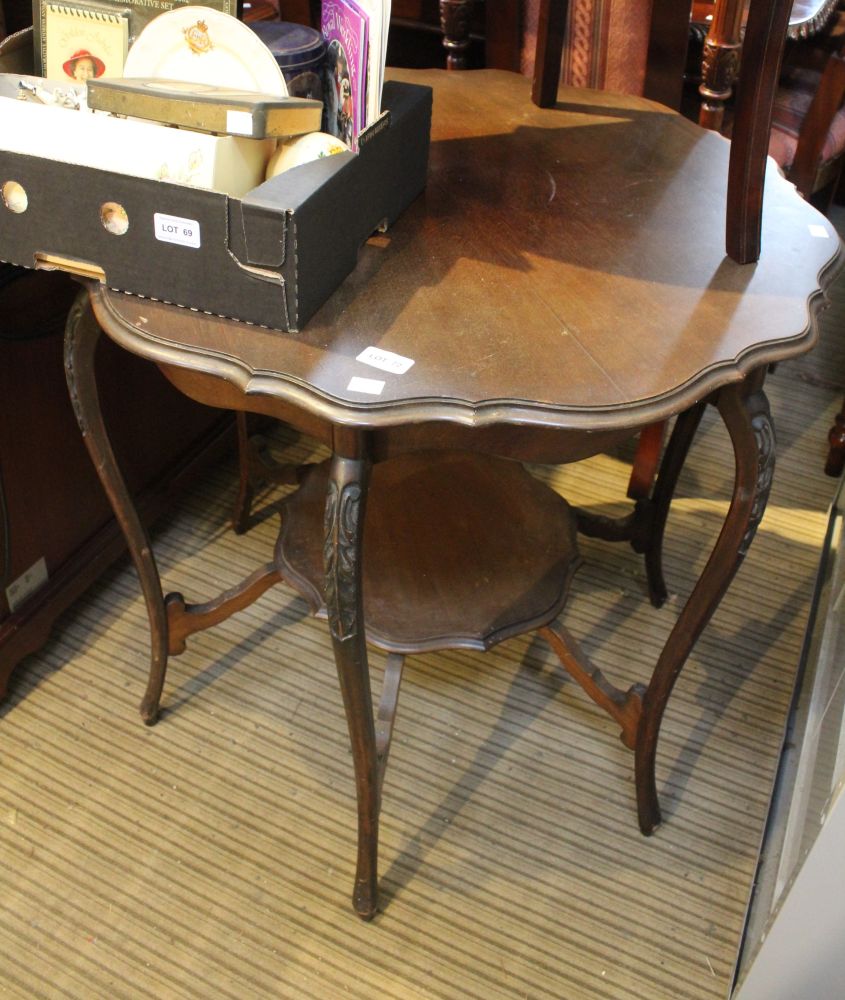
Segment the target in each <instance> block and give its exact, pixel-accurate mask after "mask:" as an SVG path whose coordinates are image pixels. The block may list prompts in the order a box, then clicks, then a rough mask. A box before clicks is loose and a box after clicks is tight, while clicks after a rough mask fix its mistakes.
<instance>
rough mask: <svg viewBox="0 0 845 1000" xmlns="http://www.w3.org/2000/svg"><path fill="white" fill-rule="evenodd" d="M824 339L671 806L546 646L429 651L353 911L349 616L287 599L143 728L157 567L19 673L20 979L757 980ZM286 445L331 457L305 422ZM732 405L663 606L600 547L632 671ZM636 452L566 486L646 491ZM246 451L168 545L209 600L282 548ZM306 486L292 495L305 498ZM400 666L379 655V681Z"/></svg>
mask: <svg viewBox="0 0 845 1000" xmlns="http://www.w3.org/2000/svg"><path fill="white" fill-rule="evenodd" d="M834 299H835V302H834V308H833V309H832V310H830V311H829V312H828V313H827V315H826V319H825V337H824V342H823V344H822V346H821V348H820V349H819V350H818V351H817V352H815V354H814V355H813V356H811V357H810V358H807V359H801V360H800V361H798V362H794V363H789V364H782V365H780V366H779V368H778V369H777V370H776V371H775V372H774V374H773V375H772V376H771V377H770V380H769V383H768V386H769V395H770V398H771V401H772V408H773V412H774V414H775V418H776V421H777V424H778V430H779V464H778V469H777V472H776V477H775V484H774V489H773V493H772V497H771V502H770V504H769V508H768V512H767V514H766V517H765V519H764V521H763V524H762V527H761V530H760V532H759V533H758V536H757V539H756V541H755V543H754V546H753V547H752V550H751V553H750V555H749V557H748V559H747V560H746V563H745V565H744V566H743V568H742V570H741V571H740V573H739V575H738V577H737V579H736V581H735V583H734V585H733V587H732V589H731V590H730V592H729V594H728V596H727V597H726V599H725V601H724V602H723V605H722V607H721V609H720V610H719V612H718V614H717V615H716V617H715V619H714V620H713V622H712V623H711V625H710V627H709V628H708V629H707V631H706V632H705V634H704V636H703V637H702V639H701V640H700V641H699V643H698V646H697V647H696V649H695V651H694V654H693V656H692V657H691V659H690V661H689V663H688V665H687V667H686V669H685V672H684V674H683V675H682V677H681V680H680V682H679V684H678V686H677V689H676V692H675V694H674V696H673V699H672V701H671V703H670V707H669V711H668V713H667V716H666V720H665V724H664V729H663V736H662V740H661V743H660V752H659V758H658V785H659V789H660V793H661V799H662V803H663V807H664V813H665V818H666V822H665V823H664V825H663V827H662V828H661V829H660V830H659V831H658V832H657V834H656V835H655V836H654V837H652V838H650V839H645V838H643V837H641V836H640V834H639V833H638V832H637V829H636V823H635V818H634V803H633V781H632V767H631V765H632V760H631V756H630V754H629V753H628V751H626V750H625V749H624V747H623V746H622V744H621V743H620V741H619V739H618V731H617V728H616V727H615V726H614V725H613V724H612V723H611V722H610V721H609V720H608V719H607V718H606V717H605V716H604V715H603V714H602V713H600V712H599V710H598V709H596V708H595V707H594V706H593V705H592V704H591V703H590V702H589V701H588V700H587V698H586V697H585V696H584V694H583V693H582V692H581V691H580V689H578V688H577V687H576V686H575V685H574V684H573V683H571V682H570V681H568V680H566V679H565V678H564V676H563V675H562V674H561V671H560V670H559V668H558V667H557V666H556V663H555V660H554V658H553V656H552V655H551V653H550V652H549V650H548V649H547V648H546V647H545V646H544V645H543V644H542V643H540V642H538V641H534V640H532V639H530V638H528V637H526V638H522V639H518V640H512V641H509V642H507V643H505V644H503V645H502V646H500V647H497V648H496V649H495V650H494V651H492V652H490V653H488V654H486V655H482V654H475V653H467V652H450V653H438V654H431V655H426V656H419V657H416V658H413V659H411V660H410V661H409V664H408V667H407V672H406V678H405V683H404V686H403V693H402V699H401V702H400V709H399V717H398V722H397V728H396V736H395V743H394V750H393V752H392V756H391V762H390V767H389V769H388V775H387V781H386V785H385V796H384V806H383V814H382V815H383V830H382V850H381V872H382V881H381V884H382V887H383V888H382V891H383V907H384V912H383V913H382V914H381V915H380V916H379V917H378V918H377V920H376V921H375V922H374V923H372V924H362V923H361V922H360V921H359V920H358V919H357V918H356V917H355V916H354V915H353V913H352V911H351V908H350V905H349V895H350V891H351V883H352V873H353V865H354V815H355V813H354V801H353V785H352V777H351V762H350V755H349V751H348V747H347V737H346V731H345V723H344V719H343V715H342V711H341V706H340V698H339V695H338V691H337V686H336V681H335V677H334V667H333V663H332V659H331V650H330V644H329V642H328V640H327V630H326V626H325V624H324V623H323V622H320V621H316V620H313V619H311V618H309V617H308V615H307V613H306V608H305V605H304V603H303V602H302V601H301V600H299V599H298V598H296V597H295V596H294V595H293V594H292V593H291V592H290V591H288V590H287V589H285V588H283V587H280V588H276V589H274V590H272V591H270V592H268V593H267V594H265V595H264V596H263V597H262V598H261V600H260V601H259V602H258V603H257V604H256V605H254V606H253V607H251V608H250V609H248V610H246V611H244V612H242V613H241V614H239V615H238V616H236V617H235V618H233V619H231V620H229V621H228V622H226V623H225V624H223V625H221V626H219V627H218V628H217V629H215V630H213V631H210V632H206V633H204V634H200V635H198V636H196V637H194V638H193V639H192V640H190V641H189V646H188V650H187V652H186V653H185V654H184V655H182V656H181V657H178V658H176V659H174V660H173V661H172V663H171V667H170V673H169V676H168V681H167V685H166V689H165V698H164V704H165V706H166V712H165V714H164V717H163V719H162V721H161V723H160V724H159V725H158V726H157V727H155V728H152V729H147V728H145V727H144V726H143V725H142V724H141V722H140V720H139V718H138V715H137V705H138V702H139V699H140V696H141V692H142V688H143V683H144V677H145V670H146V666H145V658H146V650H147V639H146V623H145V616H144V609H143V603H142V601H141V599H140V597H139V593H138V588H137V585H136V580H135V577H134V575H133V572H132V570H131V568H130V567H129V566H128V564H126V563H123V564H121V565H119V566H118V567H117V568H116V569H115V570H113V571H112V572H111V573H110V574H109V575H108V576H107V577H106V578H105V579H104V580H103V581H102V583H101V584H100V585H98V586H97V587H96V588H95V589H93V590H92V591H91V592H90V593H89V594H88V595H87V596H86V597H85V598H84V599H83V600H81V601H79V602H78V603H77V604H76V605H75V607H74V608H73V609H72V610H71V611H70V612H68V613H67V614H66V615H65V616H64V617H63V619H62V620H61V622H60V623H59V627H58V628H57V629H56V631H55V636H54V638H53V639H52V641H51V642H50V643H49V645H48V646H47V647H46V648H45V649H44V650H43V651H42V652H41V653H40V654H39V655H37V656H33V657H30V658H29V659H28V660H27V661H26V664H25V665H24V666H23V667H22V668H21V669H20V670H19V671H18V673H17V675H16V679H15V680H14V682H13V686H12V689H11V694H10V697H9V699H8V700H7V702H6V704H5V706H4V708H3V712H2V722H1V724H2V739H0V845H2V854H3V864H2V866H0V948H2V951H3V956H4V957H3V961H2V963H0V993H2V995H4V996H10V997H21V998H27V1000H31V998H37V997H50V998H52V997H63V998H64V997H74V998H80V1000H93V998H100V997H102V998H109V1000H116V998H127V1000H138V998H146V997H151V998H191V1000H197V998H215V1000H216V998H231V1000H244V998H250V997H256V998H259V997H268V998H269V997H273V998H275V997H292V998H311V997H314V998H340V997H350V998H358V997H360V998H364V997H366V998H368V1000H369V998H372V997H374V996H377V997H379V998H384V1000H388V998H394V1000H408V998H413V1000H417V998H420V1000H422V998H461V1000H471V998H478V1000H496V998H508V1000H525V998H531V1000H535V998H566V1000H581V998H583V1000H605V998H607V1000H610V998H614V1000H663V998H665V1000H682V998H688V1000H709V998H719V1000H721V998H723V997H725V995H726V992H727V990H728V986H729V982H730V976H731V971H732V968H733V963H734V960H735V956H736V951H737V947H738V939H739V934H740V930H741V927H742V923H743V917H744V910H745V906H746V901H747V897H748V892H749V887H750V884H751V880H752V877H753V874H754V867H755V860H756V852H757V847H758V843H759V840H760V836H761V832H762V825H763V821H764V818H765V814H766V809H767V798H768V793H769V787H770V782H771V779H772V776H773V770H774V767H775V764H776V760H777V754H778V749H779V741H780V738H781V732H782V727H783V723H784V717H785V712H786V709H787V705H788V702H789V697H790V690H791V683H792V678H793V672H794V670H795V666H796V663H797V661H798V657H799V654H800V649H801V642H802V636H803V631H804V625H805V621H806V617H807V612H808V607H809V601H810V596H811V593H812V588H813V581H814V575H815V570H816V565H817V562H818V558H819V549H820V543H821V539H822V537H823V534H824V529H825V521H826V508H827V505H828V503H829V501H830V499H831V497H832V494H833V489H834V485H835V484H834V482H833V481H832V480H830V479H827V478H825V477H824V476H823V475H822V471H821V470H822V465H823V456H824V438H825V435H826V432H827V428H828V426H829V425H830V423H831V422H832V418H833V415H834V413H835V412H836V410H837V408H838V405H839V403H840V395H841V386H842V383H843V375H845V359H843V358H842V353H843V352H842V345H840V344H839V343H838V339H839V333H838V327H840V326H841V322H842V319H843V318H845V288H838V289H837V290H836V291H835V294H834ZM273 444H274V450H275V451H276V453H277V454H278V455H280V456H284V455H288V456H291V457H292V458H296V459H300V458H305V457H308V456H310V455H312V454H313V449H312V448H311V446H310V445H309V443H308V442H307V441H305V440H298V441H297V440H294V439H290V438H287V437H285V435H284V434H282V433H281V432H279V433H278V434H276V435H275V439H274V442H273ZM725 449H726V437H725V434H724V432H723V431H722V429H721V428H720V426H719V425H718V423H717V422H716V420H715V419H714V416H713V415H712V414H708V416H707V417H706V421H705V424H704V427H703V430H702V433H701V435H700V437H699V439H698V441H697V443H696V446H695V449H694V451H693V454H692V456H691V458H690V461H689V464H688V467H687V469H686V470H685V473H684V476H683V479H682V481H681V484H680V487H679V490H678V500H677V502H676V505H675V507H674V508H673V514H672V517H671V520H670V526H669V532H668V537H667V561H666V570H667V577H668V581H669V585H670V589H671V590H672V591H673V593H674V594H675V595H679V596H676V597H673V599H672V600H671V601H670V602H669V604H668V606H667V607H665V608H664V609H663V610H660V611H657V610H655V609H653V608H651V607H650V606H649V605H648V603H647V602H646V600H645V599H644V596H643V590H644V588H643V570H642V565H641V562H640V560H639V559H638V558H637V557H636V556H634V554H633V553H632V552H630V551H628V550H626V549H625V548H624V547H621V546H612V545H609V544H607V543H602V542H597V541H590V540H588V539H584V540H582V552H583V555H584V557H585V565H584V567H583V569H582V570H581V571H580V572H579V574H578V577H577V578H576V583H575V587H574V594H573V597H572V600H571V603H570V605H569V608H568V612H567V615H566V622H567V625H568V627H569V628H570V629H571V630H572V631H573V632H574V633H575V634H576V636H578V637H579V638H580V639H581V641H582V643H583V646H584V648H585V649H586V651H587V652H588V653H589V654H590V655H591V656H592V657H593V658H594V659H595V660H596V661H598V662H599V663H600V664H601V665H602V666H603V667H604V668H605V669H606V671H607V672H608V673H609V674H610V675H611V676H612V677H613V679H614V680H615V681H616V682H617V683H618V684H620V685H621V686H622V687H627V686H628V685H629V684H631V683H633V682H634V681H635V680H638V679H639V680H644V679H646V678H647V676H648V673H649V668H650V664H651V663H653V661H654V658H655V655H656V651H657V650H658V649H659V648H660V646H661V644H662V642H663V641H664V639H665V637H666V635H667V633H668V631H669V628H670V626H671V622H672V620H673V615H674V614H675V612H676V610H677V606H678V600H679V599H680V598H681V597H682V595H684V594H685V593H686V592H687V591H688V589H689V587H690V585H691V582H692V581H693V580H694V578H695V575H696V573H697V572H698V571H699V569H700V568H701V566H702V564H703V560H704V559H705V558H706V555H707V552H708V547H709V545H710V544H711V543H712V541H713V539H714V537H715V533H716V531H717V530H718V525H719V523H720V520H721V518H722V517H723V515H724V511H725V509H726V500H727V497H728V495H729V491H730V480H731V474H732V470H731V468H730V467H729V465H728V463H726V462H725V460H724V459H725ZM630 457H631V455H630V452H625V453H619V454H615V455H602V456H599V457H597V458H595V459H593V460H591V461H589V462H585V463H582V464H580V465H578V466H575V467H571V468H566V469H562V470H554V471H552V472H549V471H548V470H544V471H543V472H542V473H541V474H543V475H547V476H549V478H550V479H551V481H552V482H553V483H554V484H555V486H556V487H558V488H559V489H560V490H561V491H562V492H563V493H564V494H565V495H566V496H567V497H568V499H570V500H571V501H572V502H574V503H577V504H579V505H583V506H587V507H589V508H591V509H593V510H597V511H602V512H612V511H613V510H616V509H619V507H618V498H619V497H620V496H622V495H624V489H625V483H626V476H627V471H628V463H629V461H630ZM233 487H234V466H233V465H232V464H231V463H229V464H227V465H224V466H221V467H219V468H218V469H216V470H215V471H214V472H213V473H212V474H210V475H209V476H208V477H207V479H206V481H205V482H203V483H202V484H201V485H200V486H199V487H198V488H197V489H196V490H195V492H193V493H192V494H191V495H189V496H186V497H184V498H183V500H182V501H181V502H180V503H179V504H178V506H176V507H175V508H174V510H173V511H172V512H171V514H170V516H169V517H168V519H167V520H166V521H165V522H163V523H161V524H160V525H159V527H158V530H157V532H156V535H155V547H156V552H157V556H158V558H159V563H160V568H161V570H162V573H163V576H164V578H165V581H166V586H167V588H168V589H171V590H181V591H182V592H183V593H184V594H185V595H186V597H187V598H188V599H189V600H205V599H208V598H209V597H211V596H212V595H213V593H214V592H215V591H216V590H217V589H223V588H225V587H228V586H231V585H233V584H234V583H236V582H237V581H238V580H239V579H240V578H241V577H242V576H244V575H246V574H247V573H248V572H250V571H251V570H252V569H253V568H254V567H255V566H257V565H258V564H260V563H262V562H264V561H265V560H266V559H268V558H269V553H270V552H271V551H272V545H273V541H274V536H275V529H276V519H275V515H274V514H273V512H272V508H271V509H270V511H269V513H268V515H267V516H266V517H265V518H264V519H263V520H261V521H260V522H259V523H258V524H257V525H256V526H255V527H254V528H253V529H252V531H251V532H250V533H249V534H248V535H246V536H245V537H243V538H236V537H235V536H233V535H232V534H231V533H230V531H229V530H228V527H227V517H228V515H229V511H230V506H231V502H232V499H233ZM282 493H283V491H281V490H280V491H278V493H273V494H268V495H267V496H265V497H264V500H266V501H268V502H269V501H273V500H275V499H278V497H279V496H281V495H282ZM383 662H384V659H383V656H382V655H381V654H378V653H375V654H373V656H372V668H373V673H374V675H375V683H376V686H378V683H379V679H380V678H379V675H380V673H381V671H382V667H383Z"/></svg>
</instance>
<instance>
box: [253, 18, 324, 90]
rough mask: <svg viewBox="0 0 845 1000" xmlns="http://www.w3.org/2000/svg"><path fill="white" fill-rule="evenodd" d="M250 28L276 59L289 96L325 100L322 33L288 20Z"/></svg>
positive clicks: (259, 24) (259, 22) (263, 23)
mask: <svg viewBox="0 0 845 1000" xmlns="http://www.w3.org/2000/svg"><path fill="white" fill-rule="evenodd" d="M249 26H250V28H252V30H253V31H254V32H255V33H256V35H258V37H259V38H260V39H261V41H262V42H264V44H265V45H266V46H267V48H268V49H270V51H271V52H272V53H273V55H274V56H275V58H276V62H277V63H278V64H279V68H280V69H281V71H282V72H283V73H284V75H285V81H286V82H287V85H288V93H289V94H291V95H292V96H293V97H313V98H315V99H316V100H318V101H322V100H323V62H324V60H325V56H326V40H325V39H324V38H323V36H322V35H321V34H320V32H319V31H315V30H314V28H309V27H307V26H306V25H304V24H291V23H289V22H287V21H254V22H251V23H250V25H249Z"/></svg>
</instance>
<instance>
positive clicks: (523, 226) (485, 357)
mask: <svg viewBox="0 0 845 1000" xmlns="http://www.w3.org/2000/svg"><path fill="white" fill-rule="evenodd" d="M392 75H393V76H394V77H396V78H399V79H410V80H413V81H415V82H418V83H420V82H422V83H426V84H430V85H431V86H433V87H434V91H435V98H434V122H433V131H432V147H431V164H430V173H429V183H428V188H427V191H426V193H425V195H424V196H423V197H421V198H420V199H418V200H417V201H416V202H415V203H414V205H413V206H412V207H411V208H410V209H409V210H408V211H407V212H406V213H405V215H404V216H403V217H402V218H401V219H400V220H399V222H398V223H397V224H396V226H395V227H394V228H393V229H392V230H391V231H390V232H389V233H387V234H386V235H385V236H383V237H376V238H374V239H373V240H371V241H370V243H369V244H368V245H367V246H366V247H364V249H363V251H362V253H361V257H360V260H359V264H358V267H357V269H356V270H355V272H354V273H353V274H352V275H351V276H350V277H349V278H348V279H347V280H346V281H345V282H344V284H343V285H342V286H341V288H340V289H339V290H338V292H337V293H336V294H335V295H334V296H332V298H331V299H330V300H329V301H328V302H327V303H326V305H325V306H324V307H323V309H322V310H321V311H320V312H319V313H318V314H317V315H316V317H315V318H314V319H312V320H311V322H309V323H308V325H307V326H306V328H305V329H304V330H303V331H302V332H300V333H293V334H283V333H278V332H274V331H270V330H266V329H261V328H257V327H253V326H247V325H243V324H239V323H235V322H230V321H226V320H222V319H216V318H214V317H209V316H202V315H199V314H197V313H194V312H189V311H184V312H183V311H181V310H177V309H175V308H173V307H168V306H165V305H162V304H159V303H156V302H151V301H147V300H143V299H138V298H134V297H132V296H128V295H123V294H120V293H114V292H108V291H104V290H101V291H100V292H99V293H98V294H97V295H96V296H95V308H96V309H97V310H98V311H99V312H100V313H101V314H102V316H103V317H107V318H108V320H109V322H108V328H109V332H110V335H111V336H113V337H115V339H119V340H120V342H121V343H123V344H124V346H126V347H127V348H129V349H130V350H133V351H135V352H136V353H140V354H143V355H145V356H148V357H151V358H152V359H153V360H156V361H159V362H165V363H167V364H171V365H176V366H179V367H185V368H195V369H197V370H202V371H205V372H212V373H216V374H218V375H220V376H221V377H222V378H223V379H225V380H228V381H229V382H232V383H234V384H235V385H236V386H237V387H238V390H239V391H240V390H245V391H246V392H247V393H249V394H252V395H253V397H254V398H256V399H257V398H259V397H261V396H263V395H268V396H271V397H274V398H276V399H281V400H287V401H289V402H291V403H292V404H295V405H296V406H297V407H301V408H302V409H304V410H305V411H308V412H310V413H313V414H315V415H317V416H319V417H320V418H323V419H326V420H330V421H333V422H335V423H340V424H349V425H357V426H369V427H379V426H385V427H386V426H391V425H397V424H401V423H407V422H414V421H421V420H447V421H452V422H457V423H461V424H465V425H471V426H478V425H483V424H497V423H508V422H510V423H516V424H529V425H530V424H543V425H546V426H548V427H556V428H572V429H600V428H619V427H633V426H636V425H642V424H644V423H647V422H650V421H652V420H657V419H662V418H663V417H666V416H669V415H670V414H672V413H676V412H678V411H679V410H681V409H683V408H685V407H687V406H689V405H691V404H692V403H693V402H695V401H697V400H698V399H700V398H702V396H703V395H705V394H706V393H708V392H709V391H712V390H713V389H715V388H717V387H719V386H720V385H722V384H725V383H727V382H731V381H738V380H739V379H741V378H742V377H743V374H744V373H745V372H747V371H748V370H749V369H751V368H754V367H757V366H760V365H763V364H765V363H768V362H772V361H776V360H779V359H783V358H787V357H789V356H791V355H794V354H798V353H800V352H802V351H804V350H806V349H808V348H809V347H810V346H811V345H812V343H813V341H814V337H815V332H814V329H813V326H814V324H813V315H814V313H815V311H816V310H817V308H818V306H819V305H820V304H821V295H820V292H819V288H820V286H821V285H823V284H824V283H825V281H826V280H827V277H829V276H830V272H832V270H833V269H834V264H835V263H836V261H837V259H838V256H839V248H840V244H839V239H838V237H837V235H836V233H835V231H834V230H833V228H832V226H831V225H830V223H829V222H828V221H827V220H826V219H825V218H824V217H822V216H821V215H820V214H819V213H818V212H816V211H815V210H814V209H813V208H812V207H810V206H809V205H808V204H806V203H805V202H804V201H802V199H801V198H800V197H798V195H797V194H796V193H795V191H794V188H793V187H792V186H791V185H790V184H788V183H787V182H786V181H785V180H783V179H782V178H781V177H780V176H779V174H778V173H777V170H776V168H775V166H774V164H773V163H771V164H770V171H769V176H768V179H767V190H766V208H765V213H764V228H763V244H762V245H763V252H762V256H761V258H760V260H759V262H758V263H756V264H750V265H738V264H736V263H734V262H733V261H731V260H730V259H729V258H727V257H726V255H725V251H724V224H725V223H724V219H725V187H726V176H727V160H728V149H729V147H728V143H727V141H726V140H724V139H722V138H721V137H720V136H718V135H716V134H713V133H710V132H705V131H702V130H701V129H699V128H698V127H697V126H695V125H693V124H691V123H690V122H688V121H687V120H686V119H684V118H682V117H680V116H678V115H676V114H675V113H673V112H669V111H667V110H666V109H665V108H663V107H661V106H658V105H655V104H651V103H649V102H647V101H645V100H643V99H640V98H634V97H622V96H617V95H610V94H606V93H600V92H589V91H582V90H579V91H573V92H572V93H571V94H570V93H569V92H567V91H565V90H564V91H561V98H562V99H561V101H560V102H559V103H558V106H557V107H556V108H554V109H550V110H541V109H538V108H536V107H534V106H533V105H532V104H531V102H530V100H529V88H530V83H529V81H528V80H525V79H523V78H522V77H519V76H516V75H514V74H511V73H506V72H500V71H482V72H477V73H469V74H466V75H463V74H457V73H453V74H447V73H445V72H442V71H436V70H434V71H426V72H411V71H393V74H392ZM491 112H492V120H493V121H495V122H496V126H495V128H489V127H487V128H485V127H484V125H483V122H484V121H489V120H491ZM550 139H551V141H550ZM459 205H460V206H461V210H460V211H458V206H459ZM368 346H375V347H378V348H381V349H384V350H387V351H392V352H395V353H397V354H399V355H401V356H403V357H406V358H410V359H413V361H414V364H413V366H412V367H411V368H410V370H409V371H408V372H407V373H405V374H402V375H395V374H390V373H383V372H380V371H379V370H377V369H374V368H371V367H369V366H367V365H365V364H363V363H361V362H359V361H357V360H356V357H357V355H358V354H359V353H360V352H361V351H362V350H364V348H366V347H368ZM355 376H359V377H363V378H375V379H381V380H383V381H384V382H385V385H384V388H383V391H382V393H381V394H380V395H378V396H372V395H367V394H365V393H361V392H356V391H354V390H351V389H350V388H349V386H350V381H351V380H352V379H353V378H354V377H355ZM353 385H354V383H353Z"/></svg>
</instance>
